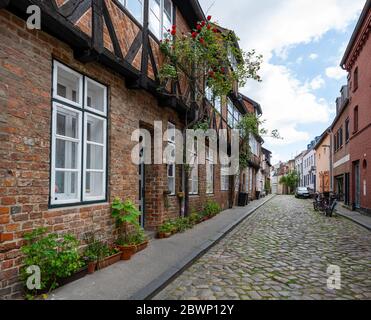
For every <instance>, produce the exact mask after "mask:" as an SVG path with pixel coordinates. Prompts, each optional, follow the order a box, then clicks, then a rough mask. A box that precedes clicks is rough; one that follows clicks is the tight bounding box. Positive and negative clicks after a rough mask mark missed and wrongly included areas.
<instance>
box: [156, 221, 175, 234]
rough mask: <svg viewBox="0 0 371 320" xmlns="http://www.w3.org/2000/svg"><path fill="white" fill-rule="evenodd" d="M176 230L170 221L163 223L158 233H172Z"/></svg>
mask: <svg viewBox="0 0 371 320" xmlns="http://www.w3.org/2000/svg"><path fill="white" fill-rule="evenodd" d="M173 230H174V224H172V223H171V222H170V221H167V222H165V223H163V224H162V225H161V226H160V227H159V228H158V231H159V232H161V233H170V232H172V231H173Z"/></svg>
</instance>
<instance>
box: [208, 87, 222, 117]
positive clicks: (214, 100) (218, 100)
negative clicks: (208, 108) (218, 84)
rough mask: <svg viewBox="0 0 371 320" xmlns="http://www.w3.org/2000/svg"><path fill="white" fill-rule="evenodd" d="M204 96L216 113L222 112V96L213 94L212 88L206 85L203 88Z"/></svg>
mask: <svg viewBox="0 0 371 320" xmlns="http://www.w3.org/2000/svg"><path fill="white" fill-rule="evenodd" d="M205 97H206V99H207V100H208V101H209V102H210V103H211V104H212V105H213V107H214V109H215V110H216V111H217V112H218V113H220V114H221V113H222V97H220V96H215V95H214V93H213V91H212V89H211V88H210V87H208V86H206V88H205Z"/></svg>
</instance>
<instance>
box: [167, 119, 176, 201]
mask: <svg viewBox="0 0 371 320" xmlns="http://www.w3.org/2000/svg"><path fill="white" fill-rule="evenodd" d="M167 130H168V137H167V143H168V146H172V147H173V148H174V150H176V149H175V141H176V138H175V136H176V132H175V130H176V126H175V124H173V123H171V122H168V124H167ZM171 130H174V134H173V135H172V136H171V135H169V133H170V131H171ZM172 137H173V139H172ZM169 166H173V175H172V176H169ZM166 174H167V185H168V189H169V191H171V194H170V195H172V196H174V195H175V192H176V185H175V183H176V164H175V162H171V163H167V173H166ZM169 179H172V180H173V190H171V189H170V188H169Z"/></svg>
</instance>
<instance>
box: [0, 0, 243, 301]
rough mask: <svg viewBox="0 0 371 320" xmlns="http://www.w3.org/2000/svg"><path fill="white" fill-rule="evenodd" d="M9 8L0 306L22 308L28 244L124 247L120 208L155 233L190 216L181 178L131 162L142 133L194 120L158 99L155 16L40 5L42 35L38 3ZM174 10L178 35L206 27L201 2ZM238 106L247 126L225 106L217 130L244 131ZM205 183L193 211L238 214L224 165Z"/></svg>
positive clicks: (117, 8) (0, 24)
mask: <svg viewBox="0 0 371 320" xmlns="http://www.w3.org/2000/svg"><path fill="white" fill-rule="evenodd" d="M162 1H164V0H162ZM3 3H4V4H7V5H8V6H7V7H6V8H3V9H0V59H1V60H0V105H1V114H0V141H1V147H0V152H1V161H0V177H1V180H0V297H4V298H15V297H18V296H19V293H20V290H21V288H22V285H21V284H20V283H19V278H18V273H19V268H20V266H21V264H22V257H21V253H20V247H21V246H22V244H23V243H24V242H23V235H24V233H26V232H29V231H31V230H33V229H36V228H38V227H47V228H48V230H49V231H50V232H57V233H61V234H62V233H72V234H74V235H76V236H77V237H78V238H79V239H83V237H84V235H85V234H86V233H88V232H91V231H99V232H100V233H101V234H102V236H103V237H104V239H105V240H106V241H108V242H113V241H114V240H115V239H116V236H117V234H116V232H117V231H116V228H115V225H114V221H113V219H112V218H111V211H110V203H111V201H112V200H113V199H114V198H115V197H120V198H122V199H125V200H126V199H131V200H133V201H135V202H136V203H137V205H138V206H139V207H140V208H141V209H142V211H143V218H142V220H141V221H142V224H143V227H144V228H145V229H146V230H155V229H156V228H157V227H158V226H159V225H161V224H162V223H163V222H164V221H165V220H167V219H170V218H176V217H178V216H180V215H181V214H182V208H183V205H182V202H181V201H180V200H179V199H178V197H177V193H178V192H180V191H182V190H183V175H182V170H181V166H178V165H177V166H174V167H173V168H171V170H169V166H168V165H143V166H138V165H135V164H134V163H133V162H132V160H131V153H132V150H133V148H134V147H135V146H136V145H137V142H133V141H131V136H132V133H133V132H134V131H135V130H136V129H139V128H143V129H147V130H148V131H149V132H151V133H152V134H153V132H154V122H155V121H160V122H161V123H162V128H163V132H162V133H164V131H166V130H167V129H168V128H169V127H173V126H175V128H177V129H180V130H182V129H183V128H184V126H185V122H186V117H187V110H185V109H184V106H182V105H181V104H180V103H178V102H176V101H173V100H170V99H166V98H164V97H163V96H161V95H160V94H159V93H158V91H157V90H156V88H155V84H156V81H155V80H156V76H157V74H156V73H157V72H158V69H159V65H160V63H161V55H160V52H159V45H158V44H159V41H158V39H157V38H156V34H155V33H156V32H155V30H153V29H152V30H149V29H148V28H146V27H143V26H142V24H141V23H142V22H143V21H145V20H146V19H148V16H147V15H146V14H144V16H142V17H134V16H133V14H132V13H131V12H130V8H125V7H123V5H122V2H120V1H116V0H105V1H104V2H103V7H99V6H98V7H94V6H93V7H91V6H89V5H88V6H87V5H86V4H87V3H89V4H90V2H88V1H85V2H84V1H83V2H76V3H75V2H74V4H72V5H71V4H69V3H68V2H67V3H65V1H59V0H58V1H56V2H55V3H54V1H50V4H45V3H44V4H41V5H40V7H41V9H42V13H43V15H42V23H43V24H42V30H30V29H28V28H27V26H26V22H25V18H26V17H27V16H26V15H25V14H24V13H25V12H26V11H25V10H26V7H27V5H29V4H30V3H31V2H30V3H29V2H28V1H5V2H1V4H3ZM96 3H101V4H102V2H99V1H97V2H95V1H93V4H94V5H95V4H96ZM143 3H144V6H145V7H146V6H148V5H149V1H147V0H145V1H144V2H143ZM170 3H171V2H170ZM162 7H164V5H163V6H162ZM171 10H172V15H171V20H172V21H171V23H172V24H175V23H176V24H177V26H178V32H187V31H189V30H191V27H192V26H194V24H195V23H196V22H197V21H199V20H201V19H204V16H203V13H202V10H201V9H200V6H199V4H198V2H197V1H189V3H188V2H187V3H186V4H184V3H183V2H182V1H173V3H172V9H171ZM165 13H166V12H165ZM165 13H164V14H165ZM102 16H103V18H104V19H102ZM167 17H169V15H167ZM141 19H143V20H141ZM164 19H165V18H162V20H164ZM144 25H145V24H144ZM99 30H101V31H102V32H101V33H99ZM99 37H101V40H102V43H103V47H99V46H98V43H99ZM97 39H98V40H97ZM212 102H214V101H212ZM231 102H232V104H236V105H237V109H238V111H239V116H241V115H242V114H244V113H246V112H249V110H248V109H244V108H242V107H241V103H236V102H235V101H234V99H229V98H222V99H220V105H218V106H217V107H216V106H214V107H215V108H213V106H212V105H210V110H209V115H208V116H209V118H211V119H213V121H212V122H213V123H215V124H216V127H217V128H231V127H232V126H231V125H230V124H229V121H228V106H229V105H230V103H231ZM151 143H152V147H151V149H152V152H151V153H152V154H151V157H153V156H154V155H153V153H154V148H155V146H154V142H153V140H151ZM168 143H169V141H163V147H164V148H165V147H166V146H167V145H168ZM61 153H62V156H60V154H61ZM170 171H171V173H169V172H170ZM197 171H198V172H197V181H191V182H190V184H192V185H193V186H195V187H194V190H193V191H194V192H192V194H191V195H190V210H191V211H199V210H201V209H202V207H203V206H204V204H205V203H206V201H207V200H210V199H212V200H215V201H217V202H218V203H219V204H220V205H221V206H222V208H223V209H226V208H230V207H231V206H233V205H234V201H235V198H236V197H235V196H234V195H233V193H234V192H235V191H238V188H237V189H235V188H234V185H233V181H230V179H229V178H228V179H227V178H226V177H225V176H222V173H223V170H222V168H221V167H220V165H218V164H216V165H214V166H213V170H212V171H213V172H212V174H211V175H210V174H208V173H207V169H206V165H200V166H198V170H197ZM170 181H171V182H170ZM138 182H140V183H138ZM138 184H139V187H138ZM169 185H171V186H174V187H173V192H172V194H171V195H169V194H168V191H169Z"/></svg>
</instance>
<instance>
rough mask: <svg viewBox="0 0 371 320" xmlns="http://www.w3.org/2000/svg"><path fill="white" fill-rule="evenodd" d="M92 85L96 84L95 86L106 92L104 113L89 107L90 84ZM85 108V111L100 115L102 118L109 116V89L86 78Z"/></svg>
mask: <svg viewBox="0 0 371 320" xmlns="http://www.w3.org/2000/svg"><path fill="white" fill-rule="evenodd" d="M89 82H90V83H92V84H94V85H95V86H97V87H99V88H101V89H103V91H104V97H103V104H104V105H103V111H100V110H98V109H94V108H92V107H88V83H89ZM84 91H85V92H84V106H85V108H84V109H85V110H89V111H91V112H93V113H96V114H99V115H101V116H104V117H105V116H106V115H107V87H106V86H104V85H102V84H101V83H99V82H97V81H95V80H93V79H90V78H88V77H85V86H84Z"/></svg>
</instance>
